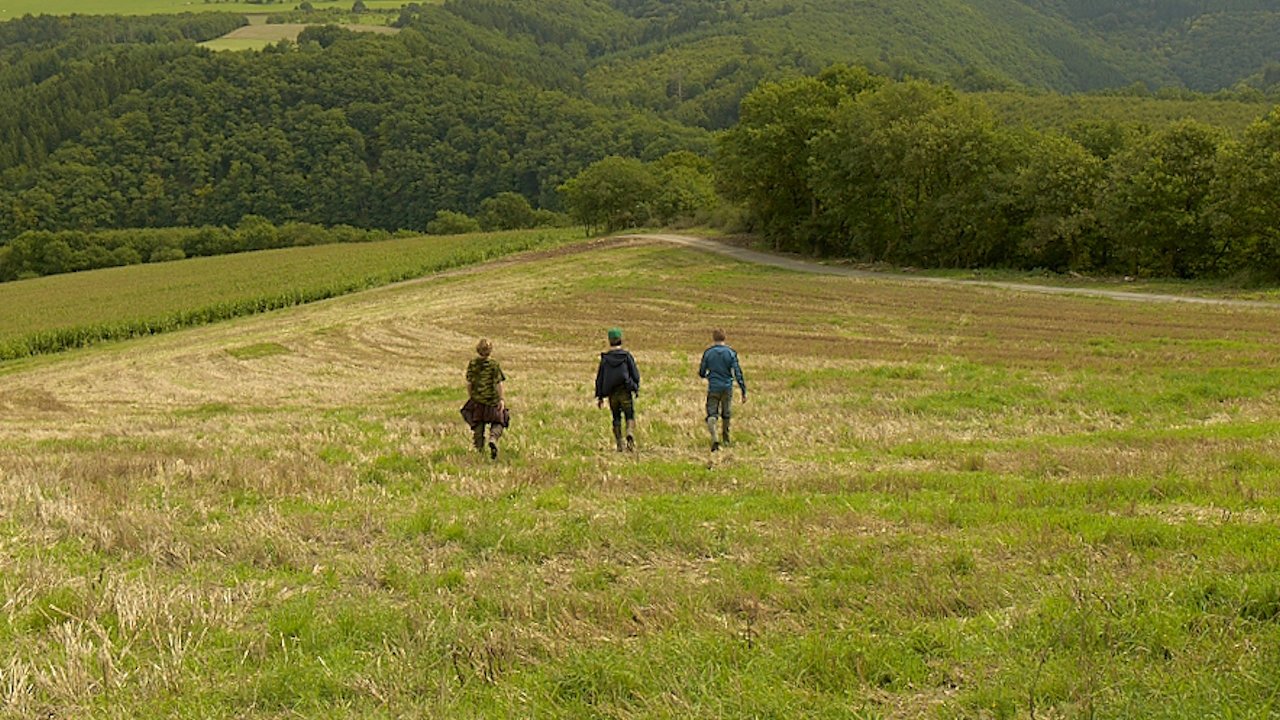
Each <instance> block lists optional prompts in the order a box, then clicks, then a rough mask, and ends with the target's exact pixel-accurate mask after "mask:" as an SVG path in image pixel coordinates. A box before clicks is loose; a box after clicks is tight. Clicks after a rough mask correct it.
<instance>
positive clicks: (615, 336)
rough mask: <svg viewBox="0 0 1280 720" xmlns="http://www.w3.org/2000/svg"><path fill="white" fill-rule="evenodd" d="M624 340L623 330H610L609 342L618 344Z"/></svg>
mask: <svg viewBox="0 0 1280 720" xmlns="http://www.w3.org/2000/svg"><path fill="white" fill-rule="evenodd" d="M621 339H622V328H609V342H618V341H619V340H621Z"/></svg>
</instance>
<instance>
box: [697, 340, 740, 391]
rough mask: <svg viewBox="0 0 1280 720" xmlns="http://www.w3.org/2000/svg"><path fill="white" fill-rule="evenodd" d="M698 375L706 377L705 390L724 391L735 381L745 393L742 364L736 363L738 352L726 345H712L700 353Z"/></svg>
mask: <svg viewBox="0 0 1280 720" xmlns="http://www.w3.org/2000/svg"><path fill="white" fill-rule="evenodd" d="M698 377H704V378H706V379H707V392H725V391H726V390H733V383H734V382H735V381H736V382H737V383H738V387H740V388H742V394H743V395H746V394H747V383H746V381H745V380H743V379H742V366H741V365H739V364H738V353H736V352H734V351H733V348H731V347H729V346H728V345H712V346H711V347H709V348H707V349H706V352H704V353H702V365H701V366H700V367H699V368H698Z"/></svg>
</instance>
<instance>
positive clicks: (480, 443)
mask: <svg viewBox="0 0 1280 720" xmlns="http://www.w3.org/2000/svg"><path fill="white" fill-rule="evenodd" d="M471 443H472V444H473V445H475V446H476V450H479V451H480V452H484V424H483V423H481V424H479V425H476V426H475V427H473V428H471Z"/></svg>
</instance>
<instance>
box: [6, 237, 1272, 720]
mask: <svg viewBox="0 0 1280 720" xmlns="http://www.w3.org/2000/svg"><path fill="white" fill-rule="evenodd" d="M299 252H300V251H299ZM197 262H199V261H181V262H179V263H176V264H171V265H170V266H168V267H170V268H172V269H174V270H177V269H178V268H181V267H183V265H184V263H197ZM205 267H206V268H208V269H210V270H212V267H213V266H205ZM261 267H262V268H263V269H262V273H263V274H264V275H265V274H269V273H270V272H271V271H270V270H269V268H270V267H271V265H269V264H265V263H264V264H262V266H261ZM53 279H55V278H50V279H48V280H53ZM228 284H232V283H231V281H230V280H228ZM27 287H28V288H30V287H33V286H30V285H28V286H27ZM21 302H26V303H33V302H39V300H38V299H37V296H34V295H31V296H27V299H25V300H22V301H19V300H15V299H10V300H8V301H6V302H5V307H6V308H11V307H15V306H17V305H19V304H20V303H21ZM1278 319H1280V310H1272V309H1267V308H1233V307H1225V306H1223V307H1214V306H1191V305H1172V304H1152V303H1126V302H1118V301H1113V300H1102V299H1096V298H1071V297H1048V296H1043V295H1038V294H1030V293H1018V292H1012V291H1009V290H1002V289H996V288H982V287H972V286H958V285H941V284H922V283H915V282H911V281H909V280H903V279H899V278H883V279H877V278H844V277H832V276H818V275H809V274H803V273H797V272H789V271H785V270H778V269H772V268H765V267H760V266H756V265H749V264H743V263H738V262H734V261H731V260H728V259H724V258H721V257H718V256H714V255H709V254H704V253H699V252H695V251H692V250H688V249H675V248H672V247H670V246H667V245H663V244H658V243H652V242H645V241H632V242H611V243H596V244H590V245H569V246H564V247H560V248H558V249H556V250H555V251H553V252H547V253H542V254H537V255H532V256H522V257H520V258H518V259H515V260H513V261H503V262H497V263H492V264H487V265H478V266H474V267H471V268H468V269H466V270H464V271H461V272H455V273H449V274H444V275H441V276H438V277H429V278H426V279H424V280H422V281H420V282H411V283H401V284H395V285H390V286H384V287H379V288H374V289H370V290H368V291H365V292H359V293H354V294H349V295H346V296H343V297H340V298H335V299H333V300H330V301H327V302H323V303H315V304H309V305H305V306H301V307H296V308H291V309H286V310H283V311H281V312H277V313H270V314H263V315H255V316H252V317H243V318H237V319H233V320H230V321H228V322H223V323H218V324H215V325H209V326H205V327H198V328H191V329H187V330H183V331H181V332H174V333H168V334H165V335H161V336H156V337H145V338H138V339H134V340H129V341H125V342H120V343H112V344H105V345H98V346H95V347H92V348H88V349H83V350H78V351H75V352H71V353H66V354H62V355H57V356H49V357H45V358H41V359H39V360H36V361H29V362H26V363H24V364H22V365H21V366H12V365H11V366H10V368H9V372H8V373H7V374H6V375H5V378H4V380H5V382H4V390H3V393H0V408H3V410H4V412H3V413H0V547H3V548H4V549H5V552H3V553H0V657H4V658H7V660H5V661H3V664H0V680H2V682H0V691H3V693H4V701H5V708H6V715H7V716H9V717H15V718H24V719H25V718H44V717H105V718H125V717H128V718H161V717H165V718H170V717H192V718H195V717H199V718H232V717H236V718H240V717H255V718H279V717H315V718H357V717H359V718H369V717H375V718H376V717H385V718H392V717H477V718H478V717H540V718H584V717H600V718H692V717H700V718H701V717H716V718H796V717H806V718H810V717H811V718H850V717H854V718H919V717H930V718H1032V717H1034V718H1068V717H1114V718H1120V717H1125V718H1132V717H1142V718H1203V717H1222V718H1225V717H1231V718H1266V717H1275V716H1276V714H1277V713H1278V712H1280V705H1277V703H1278V698H1280V674H1277V673H1276V672H1275V668H1276V667H1277V666H1280V553H1277V552H1276V551H1275V549H1276V547H1277V546H1278V545H1277V544H1278V543H1280V524H1278V523H1277V517H1278V514H1280V487H1278V486H1277V485H1276V482H1275V478H1276V476H1277V473H1278V472H1280V443H1278V441H1277V440H1276V438H1277V434H1278V432H1280V410H1277V402H1276V401H1277V399H1278V396H1280V374H1277V373H1276V371H1275V368H1276V365H1277V362H1278V361H1280V341H1278V340H1277V336H1276V334H1275V327H1276V323H1277V320H1278ZM613 325H620V326H621V327H623V328H624V331H625V334H626V338H627V342H628V346H629V347H630V349H631V350H632V352H634V353H635V355H636V358H637V361H638V363H639V365H640V368H641V371H642V377H643V384H642V389H641V393H640V395H639V397H638V400H637V402H638V405H637V407H638V410H639V429H638V441H639V444H638V449H637V451H636V452H635V453H616V452H612V451H611V450H610V445H611V444H612V442H611V440H612V438H611V437H610V435H609V429H608V418H607V413H606V412H605V411H600V410H597V409H596V408H595V403H594V402H593V401H592V397H591V396H592V385H591V382H592V377H593V374H594V371H595V366H596V353H597V352H598V351H599V350H600V349H602V346H603V345H604V342H603V341H604V331H605V329H606V328H608V327H610V326H613ZM715 326H720V327H723V328H724V329H725V330H726V331H727V332H728V334H729V341H730V343H731V344H732V345H734V346H735V347H736V348H737V350H738V351H739V353H740V356H741V359H742V362H743V366H744V369H745V372H746V377H747V382H748V385H749V388H750V394H749V399H748V402H747V403H745V404H738V405H736V406H735V425H734V428H735V433H736V437H735V442H734V443H733V445H732V446H730V447H729V448H728V449H727V450H726V451H724V452H720V453H716V454H714V455H713V454H711V453H710V452H709V451H708V447H707V438H706V436H705V430H704V429H703V427H702V423H701V420H702V418H701V407H702V393H703V391H704V386H703V385H702V383H701V381H699V379H698V378H697V377H696V367H697V361H698V357H699V354H700V352H701V350H702V349H703V347H705V345H706V344H707V340H708V338H707V336H708V333H709V330H710V328H712V327H715ZM481 336H487V337H489V338H491V339H493V340H494V342H495V344H496V351H495V357H496V358H497V359H498V360H499V361H500V362H501V363H502V364H503V367H504V369H505V371H506V374H507V376H508V387H507V397H508V400H509V403H510V406H511V409H512V412H513V424H512V427H511V429H510V431H509V433H508V435H507V436H506V437H505V438H504V440H503V446H502V455H501V457H500V458H499V460H498V461H497V462H492V461H489V460H488V459H487V458H485V457H482V456H480V455H477V454H475V453H474V452H473V451H471V450H470V448H469V441H470V435H469V432H468V431H467V429H466V428H465V427H464V426H463V425H462V423H461V421H460V419H459V416H458V412H457V410H458V407H459V406H460V405H461V404H462V403H463V401H464V399H465V394H466V393H465V389H464V388H463V386H462V373H463V368H464V367H465V364H466V362H467V360H468V359H469V358H470V357H472V355H473V352H472V350H471V348H473V347H474V345H475V342H476V339H477V338H478V337H481Z"/></svg>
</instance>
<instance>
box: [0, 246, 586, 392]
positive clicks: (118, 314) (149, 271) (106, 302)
mask: <svg viewBox="0 0 1280 720" xmlns="http://www.w3.org/2000/svg"><path fill="white" fill-rule="evenodd" d="M579 233H580V231H575V230H527V231H517V232H505V233H488V234H477V235H458V236H447V237H441V236H422V237H412V238H401V239H395V240H388V241H384V242H374V243H359V244H335V245H317V246H311V247H302V248H286V249H280V250H263V251H259V252H250V253H237V254H233V255H221V256H217V257H207V258H192V259H189V260H183V261H179V262H176V263H158V264H150V265H133V266H128V267H119V268H108V269H103V270H94V271H91V272H82V273H70V274H65V275H52V276H49V277H42V278H34V279H31V280H20V281H17V282H9V283H0V307H4V308H5V312H4V313H3V314H2V315H0V360H4V359H12V358H17V357H23V356H27V355H31V354H38V353H42V352H49V351H56V350H61V349H63V348H66V347H77V346H80V345H84V344H88V343H92V342H96V341H99V340H104V339H118V338H122V337H132V336H136V335H150V334H154V333H156V332H163V331H166V330H172V329H175V328H178V327H188V326H191V325H200V324H205V323H208V322H213V321H216V320H224V319H227V318H229V317H237V316H240V315H248V314H252V313H255V312H264V311H267V310H275V309H278V308H283V307H289V306H292V305H298V304H302V303H306V302H311V301H314V300H319V299H324V298H329V297H335V296H337V295H343V294H346V293H350V292H354V291H356V290H362V289H365V288H370V287H376V286H379V285H385V284H387V283H391V282H396V281H398V280H406V279H409V278H414V277H419V276H422V275H426V274H428V273H432V272H437V271H439V270H443V269H447V268H451V267H457V266H461V265H466V264H471V263H476V262H480V261H483V260H487V259H491V258H495V257H499V256H501V255H506V254H510V253H514V252H519V251H523V250H535V249H540V248H551V247H555V246H556V245H558V244H562V243H565V242H568V241H569V240H570V239H576V238H578V237H579ZM0 371H2V370H0Z"/></svg>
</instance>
